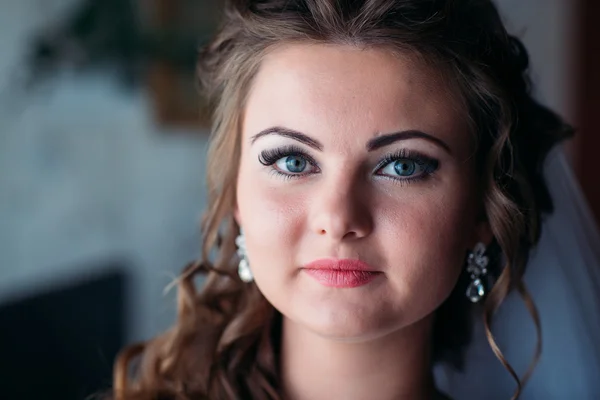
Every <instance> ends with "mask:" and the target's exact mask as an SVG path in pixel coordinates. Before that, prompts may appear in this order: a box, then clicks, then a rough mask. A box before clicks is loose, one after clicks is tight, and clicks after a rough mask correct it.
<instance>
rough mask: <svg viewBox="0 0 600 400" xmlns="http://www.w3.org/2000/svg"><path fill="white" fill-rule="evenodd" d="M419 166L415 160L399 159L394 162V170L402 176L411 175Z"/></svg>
mask: <svg viewBox="0 0 600 400" xmlns="http://www.w3.org/2000/svg"><path fill="white" fill-rule="evenodd" d="M416 169H417V166H416V164H415V162H414V161H413V160H406V159H405V160H397V161H396V162H394V171H395V172H396V173H397V174H398V175H400V176H411V175H412V174H414V173H415V170H416Z"/></svg>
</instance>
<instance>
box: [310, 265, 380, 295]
mask: <svg viewBox="0 0 600 400" xmlns="http://www.w3.org/2000/svg"><path fill="white" fill-rule="evenodd" d="M302 270H303V271H304V272H306V274H307V275H308V276H310V277H311V278H313V279H315V280H316V281H317V282H319V283H320V284H322V285H324V286H328V287H335V288H355V287H359V286H364V285H366V284H368V283H369V282H371V281H373V280H374V279H375V278H377V277H378V276H379V275H381V274H382V273H383V272H381V271H377V270H376V269H375V268H373V267H371V266H370V265H369V264H367V263H365V262H363V261H360V260H350V259H345V260H340V259H321V260H316V261H313V262H311V263H309V264H306V265H305V266H304V267H303V268H302Z"/></svg>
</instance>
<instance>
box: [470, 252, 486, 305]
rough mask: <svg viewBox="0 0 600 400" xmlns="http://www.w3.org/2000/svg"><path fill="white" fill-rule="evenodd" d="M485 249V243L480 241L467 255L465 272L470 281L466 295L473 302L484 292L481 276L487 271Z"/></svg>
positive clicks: (477, 300)
mask: <svg viewBox="0 0 600 400" xmlns="http://www.w3.org/2000/svg"><path fill="white" fill-rule="evenodd" d="M485 251H486V247H485V245H484V244H483V243H481V242H480V243H477V245H475V248H474V249H473V251H471V252H470V253H469V255H468V257H467V273H468V274H469V275H470V278H471V283H470V284H469V286H468V287H467V292H466V295H467V297H468V298H469V300H471V302H473V303H478V302H479V301H480V300H481V299H482V298H483V297H484V296H485V294H486V288H485V285H484V283H483V278H484V277H485V276H486V275H487V272H488V271H487V266H488V264H489V258H488V257H487V256H486V255H485Z"/></svg>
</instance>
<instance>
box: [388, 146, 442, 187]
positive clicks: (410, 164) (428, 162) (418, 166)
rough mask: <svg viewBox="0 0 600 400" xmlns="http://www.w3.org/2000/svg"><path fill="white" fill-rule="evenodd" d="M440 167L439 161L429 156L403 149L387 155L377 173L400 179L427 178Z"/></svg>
mask: <svg viewBox="0 0 600 400" xmlns="http://www.w3.org/2000/svg"><path fill="white" fill-rule="evenodd" d="M437 168H438V161H437V160H434V159H432V158H429V157H425V156H422V155H418V154H416V153H414V154H413V153H408V152H405V151H401V152H400V153H397V154H392V155H389V156H387V157H386V158H385V159H384V160H383V161H382V162H381V163H380V164H379V166H378V168H377V175H384V176H387V177H390V178H394V179H398V180H412V179H421V178H425V177H427V176H428V175H431V174H432V173H433V172H434V171H435V170H436V169H437Z"/></svg>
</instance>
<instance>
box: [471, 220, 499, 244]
mask: <svg viewBox="0 0 600 400" xmlns="http://www.w3.org/2000/svg"><path fill="white" fill-rule="evenodd" d="M493 239H494V234H493V232H492V228H491V226H490V223H489V221H488V220H487V218H485V217H484V218H481V219H479V220H478V221H477V222H476V223H475V229H474V230H473V237H472V238H471V248H474V247H475V245H476V244H477V243H479V242H481V243H483V244H485V245H486V246H489V244H490V243H491V242H492V240H493Z"/></svg>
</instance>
